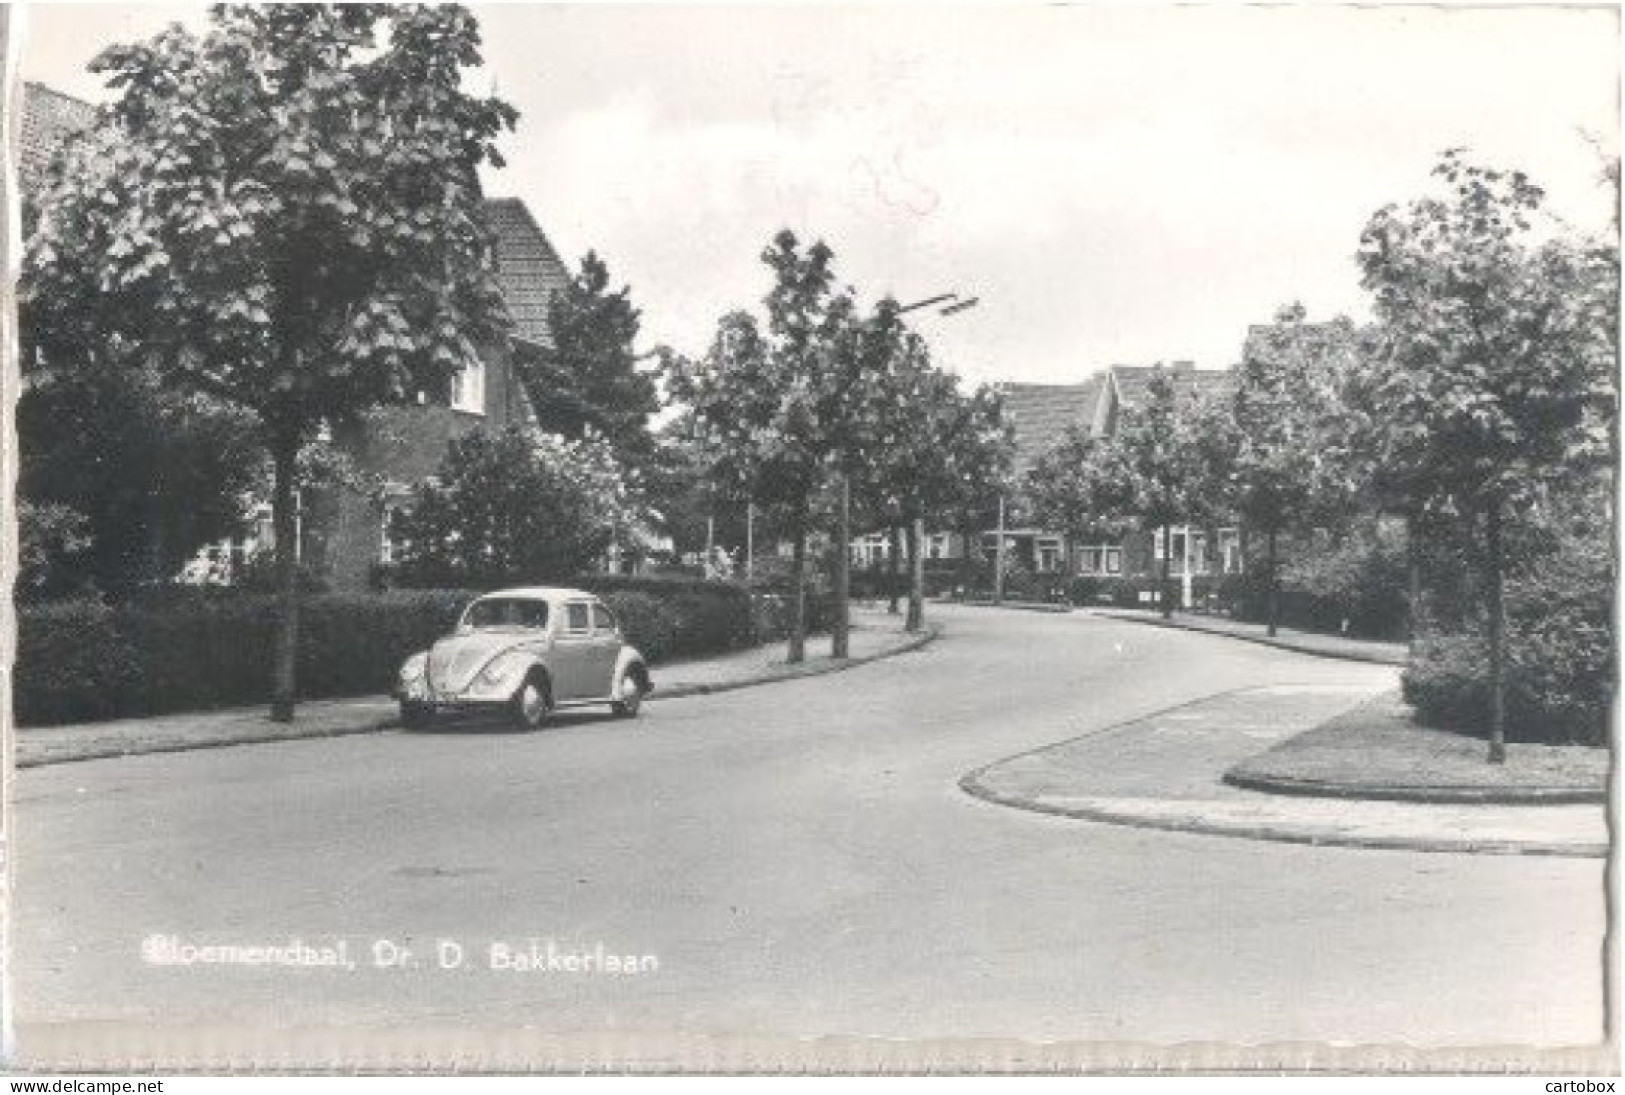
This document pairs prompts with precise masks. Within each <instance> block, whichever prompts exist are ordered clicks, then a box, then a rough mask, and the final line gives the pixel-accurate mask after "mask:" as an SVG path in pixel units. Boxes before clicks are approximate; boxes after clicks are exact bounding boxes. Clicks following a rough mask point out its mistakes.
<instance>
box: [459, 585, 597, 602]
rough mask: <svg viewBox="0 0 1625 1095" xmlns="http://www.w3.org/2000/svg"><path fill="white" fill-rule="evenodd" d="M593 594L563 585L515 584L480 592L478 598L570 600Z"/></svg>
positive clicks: (588, 596) (589, 596)
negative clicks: (511, 587)
mask: <svg viewBox="0 0 1625 1095" xmlns="http://www.w3.org/2000/svg"><path fill="white" fill-rule="evenodd" d="M592 596H593V595H592V594H591V593H587V592H585V591H583V590H579V589H568V588H566V587H564V586H515V587H514V588H513V589H496V590H492V591H491V592H490V593H486V594H482V595H481V596H480V597H479V598H478V599H479V600H481V601H483V600H486V599H487V598H490V597H516V598H519V599H520V600H526V601H570V600H577V599H580V598H588V599H590V598H591V597H592Z"/></svg>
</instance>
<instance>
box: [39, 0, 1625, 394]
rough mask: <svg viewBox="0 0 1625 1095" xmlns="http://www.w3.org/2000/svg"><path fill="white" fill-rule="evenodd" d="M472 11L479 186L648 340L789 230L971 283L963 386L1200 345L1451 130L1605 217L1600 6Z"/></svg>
mask: <svg viewBox="0 0 1625 1095" xmlns="http://www.w3.org/2000/svg"><path fill="white" fill-rule="evenodd" d="M200 10H201V9H199V8H191V7H180V6H143V7H142V8H140V9H137V8H134V7H121V6H102V5H96V6H90V5H47V4H37V5H31V6H30V10H29V17H28V23H27V25H28V37H27V39H26V45H25V49H24V59H23V75H24V77H25V78H27V79H31V80H39V81H42V82H44V83H46V84H49V85H51V86H53V87H56V88H58V89H59V90H63V91H67V92H70V93H74V94H78V95H82V96H84V97H86V98H92V99H96V98H100V97H102V93H101V91H100V89H99V86H98V84H97V81H96V80H95V78H94V77H92V76H91V75H89V74H88V73H86V72H85V71H84V67H85V65H86V63H87V62H88V61H89V60H90V59H91V58H92V57H93V56H94V55H95V54H96V53H97V52H99V50H100V49H101V48H102V47H104V46H105V45H107V44H109V43H112V42H115V41H124V40H131V39H134V38H143V37H147V36H149V35H150V34H152V33H154V32H156V31H157V30H158V29H160V28H161V27H162V25H163V24H164V23H165V22H167V21H169V20H172V19H175V18H183V19H186V20H187V21H188V22H198V21H199V18H200V17H199V16H198V15H197V14H196V13H197V12H198V11H200ZM474 10H475V11H476V12H477V13H478V15H479V17H480V20H481V23H482V26H483V29H484V33H485V38H486V62H487V63H486V74H485V75H484V77H483V78H482V81H481V85H482V90H483V89H484V86H485V85H489V86H491V87H494V89H495V91H496V93H497V94H499V95H501V96H502V97H504V98H506V99H508V100H509V101H510V102H512V103H513V104H514V105H515V106H517V107H518V108H519V110H520V113H521V117H520V121H519V125H518V129H517V131H516V132H515V133H514V134H513V135H512V136H511V137H509V138H508V139H507V141H506V144H505V148H506V152H507V156H508V160H509V166H508V168H507V169H506V170H505V171H502V172H498V173H495V174H494V175H493V176H492V177H491V178H490V180H489V183H488V186H489V190H490V192H491V193H492V194H495V195H515V196H518V197H521V198H523V199H524V200H525V201H526V203H527V204H528V205H529V206H530V208H531V209H532V210H533V211H534V213H535V214H536V217H537V219H538V220H539V221H540V223H541V224H542V226H543V228H544V229H545V230H546V231H547V232H548V234H549V235H550V236H551V238H552V239H553V242H554V244H555V246H556V247H557V248H558V249H559V251H560V253H561V254H562V255H563V256H564V257H565V259H566V261H567V262H570V263H571V264H572V265H574V263H575V261H576V260H577V259H578V258H579V256H580V255H581V254H582V253H584V252H585V251H587V250H588V249H589V248H591V249H596V250H597V251H598V252H599V253H600V254H601V255H602V256H603V257H604V258H605V260H606V261H607V262H608V263H609V266H610V269H611V272H612V274H613V275H614V276H615V277H616V278H617V279H618V281H624V282H629V283H630V284H631V286H632V290H633V297H634V299H635V300H636V302H637V303H638V304H639V306H640V307H641V308H642V310H643V315H644V335H643V339H642V341H643V343H644V345H653V344H654V343H657V342H665V343H669V344H672V345H674V346H676V347H678V348H679V349H683V350H687V351H690V352H698V351H701V350H703V348H704V346H705V344H706V343H707V342H708V340H709V333H710V331H711V330H712V329H713V326H714V324H715V321H716V319H717V317H718V316H719V315H720V314H721V313H723V312H725V311H728V310H729V309H731V308H734V307H738V306H741V305H748V306H754V305H755V304H756V303H757V302H758V301H759V299H760V298H761V296H762V294H763V293H764V291H765V289H766V282H765V272H766V271H765V267H763V266H761V264H760V263H759V262H758V260H757V257H758V255H759V253H760V252H761V250H762V247H763V246H764V244H765V243H766V242H767V241H768V239H769V238H770V237H771V236H772V234H773V233H774V232H775V231H776V230H777V229H779V228H780V227H783V226H789V227H791V228H793V229H795V230H796V231H797V232H798V233H800V234H802V235H804V236H808V237H812V236H818V237H822V238H823V239H824V240H825V241H826V242H827V243H829V244H830V246H831V247H833V248H834V250H835V253H836V258H837V263H838V268H839V271H840V274H841V276H842V278H843V279H844V280H845V281H847V282H849V283H851V284H852V285H854V286H855V287H856V288H857V289H858V290H859V292H860V294H861V295H863V296H864V297H865V298H866V299H873V298H875V297H878V296H879V295H881V294H885V293H890V294H893V295H895V296H896V297H898V298H899V299H901V300H904V301H912V300H916V299H919V298H921V297H925V296H929V295H933V294H936V293H939V292H947V291H956V292H959V293H960V294H962V295H964V296H978V297H980V298H981V303H980V304H979V305H978V306H977V307H975V308H973V309H971V310H969V311H965V312H961V313H959V314H957V315H954V316H950V317H942V316H937V315H934V314H932V313H930V312H923V311H922V312H919V313H916V316H918V317H919V318H918V321H917V326H918V327H919V329H920V330H921V331H923V332H924V333H925V334H926V335H927V336H928V337H929V338H930V339H931V341H932V343H933V345H934V346H935V347H936V348H937V355H938V360H939V361H941V362H942V363H943V364H946V365H949V366H950V367H952V368H954V369H956V370H957V371H959V372H960V373H961V374H962V375H964V376H966V377H967V378H970V379H973V380H1027V381H1049V382H1068V381H1076V380H1079V379H1082V378H1083V377H1084V376H1086V375H1087V374H1089V373H1090V372H1093V371H1094V370H1096V369H1098V368H1100V367H1102V366H1104V365H1108V364H1112V363H1150V362H1153V361H1158V360H1172V359H1180V358H1186V359H1193V360H1195V361H1196V362H1197V363H1198V364H1199V365H1202V366H1211V367H1217V366H1223V365H1228V364H1231V363H1232V362H1233V361H1234V360H1235V359H1236V357H1237V356H1238V354H1239V351H1240V347H1241V343H1242V339H1243V336H1244V334H1245V331H1246V328H1247V325H1248V324H1249V323H1256V322H1264V321H1267V320H1268V319H1269V317H1270V315H1271V314H1272V313H1273V311H1274V310H1275V308H1276V307H1277V306H1278V305H1280V304H1282V303H1284V302H1287V301H1290V300H1295V299H1297V300H1302V301H1303V302H1304V304H1305V305H1307V307H1308V309H1309V312H1310V315H1311V318H1320V317H1325V316H1330V315H1332V314H1335V313H1338V312H1347V313H1350V314H1354V315H1356V316H1358V315H1361V314H1363V298H1362V294H1361V292H1360V289H1359V285H1358V272H1357V270H1356V269H1355V266H1354V263H1353V255H1354V252H1355V250H1356V248H1357V246H1358V241H1359V233H1360V228H1361V226H1362V225H1363V224H1364V222H1365V220H1366V219H1367V218H1368V217H1369V216H1370V214H1371V213H1372V212H1373V211H1374V210H1376V209H1377V208H1378V207H1380V206H1381V205H1383V204H1385V203H1387V202H1390V201H1401V200H1405V199H1408V198H1410V197H1412V196H1414V195H1416V194H1418V193H1419V192H1421V191H1422V190H1424V189H1425V188H1426V187H1427V186H1428V185H1429V181H1428V171H1429V168H1430V167H1431V166H1432V164H1433V162H1434V159H1435V157H1436V154H1437V153H1438V152H1440V151H1442V150H1443V149H1445V148H1449V147H1452V146H1458V145H1465V146H1468V147H1470V148H1472V149H1474V150H1475V151H1476V152H1477V153H1478V154H1479V155H1480V157H1481V158H1483V159H1485V160H1488V161H1491V162H1494V163H1498V164H1505V165H1509V166H1515V167H1519V168H1522V169H1523V170H1525V171H1527V172H1528V173H1529V174H1530V175H1532V176H1533V177H1534V178H1535V180H1536V181H1537V182H1539V183H1541V184H1542V185H1544V186H1546V187H1547V189H1548V190H1549V191H1550V192H1551V194H1552V203H1553V208H1554V210H1556V211H1557V212H1558V213H1560V214H1561V215H1562V216H1564V217H1565V218H1567V219H1568V220H1569V221H1571V222H1572V223H1574V224H1576V225H1578V226H1582V227H1587V228H1603V227H1605V226H1606V225H1607V224H1608V223H1609V215H1610V212H1611V210H1612V209H1613V204H1612V203H1613V200H1614V199H1613V197H1612V195H1610V194H1608V193H1607V192H1606V191H1605V190H1604V189H1603V188H1602V186H1601V184H1600V182H1599V179H1598V176H1599V174H1600V172H1601V170H1602V167H1603V163H1604V159H1603V157H1604V156H1615V155H1617V154H1618V149H1617V135H1618V132H1619V120H1618V116H1617V95H1618V90H1617V80H1618V71H1617V54H1618V49H1619V29H1618V25H1617V14H1616V12H1615V10H1614V9H1613V8H1609V7H1597V8H1590V9H1585V8H1574V7H1568V8H1563V7H1555V6H1549V7H1541V8H1512V9H1508V8H1500V9H1492V8H1466V9H1457V10H1446V9H1440V8H1397V7H1385V8H1371V7H1366V8H1340V7H1328V6H1316V7H1239V6H1214V7H1179V8H1173V7H1144V6H1135V7H1125V6H1114V7H1091V6H1077V7H1036V6H1010V5H1003V6H994V7H987V6H983V7H974V8H954V9H933V8H926V7H922V6H915V7H908V8H882V7H858V8H824V7H810V6H808V7H786V6H757V7H746V8H733V9H716V8H687V7H676V6H666V7H646V6H645V7H630V8H617V7H605V6H587V7H575V6H572V7H553V6H523V5H494V6H482V5H475V8H474ZM1587 133H1589V134H1590V135H1591V136H1592V138H1594V139H1596V140H1600V141H1601V142H1602V146H1603V149H1602V151H1601V152H1599V150H1598V149H1597V148H1596V147H1595V146H1594V145H1593V144H1592V143H1590V142H1588V140H1587V137H1586V134H1587Z"/></svg>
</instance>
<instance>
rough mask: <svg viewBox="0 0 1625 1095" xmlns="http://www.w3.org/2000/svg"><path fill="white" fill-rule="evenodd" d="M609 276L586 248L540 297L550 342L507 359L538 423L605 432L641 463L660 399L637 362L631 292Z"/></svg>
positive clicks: (624, 454) (570, 433)
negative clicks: (571, 272) (547, 296)
mask: <svg viewBox="0 0 1625 1095" xmlns="http://www.w3.org/2000/svg"><path fill="white" fill-rule="evenodd" d="M609 281H610V279H609V268H608V267H607V266H606V265H604V262H603V260H602V259H600V258H599V257H598V255H597V254H596V253H594V252H591V251H589V252H588V253H587V254H586V256H585V257H584V258H583V259H582V260H581V269H580V271H579V272H578V273H577V274H576V275H575V276H574V277H573V278H571V279H570V281H569V282H568V283H567V284H566V285H565V286H564V289H563V291H562V292H558V293H554V294H553V296H552V298H551V300H550V301H549V303H548V307H547V329H548V334H549V336H550V340H551V341H550V343H549V344H548V345H545V346H540V347H528V346H525V347H520V348H519V349H518V350H517V351H516V354H515V364H516V366H517V368H518V373H519V377H520V381H521V383H522V384H523V385H524V388H525V393H526V395H528V396H529V397H530V403H531V406H532V408H533V409H534V410H535V412H536V419H537V422H538V423H539V424H540V425H541V427H542V429H544V430H547V431H549V432H551V433H556V434H559V435H560V436H562V437H572V438H581V437H585V436H587V435H588V434H594V435H597V436H599V437H604V438H607V439H608V440H609V442H610V444H611V445H613V446H614V448H615V451H616V452H617V453H618V454H619V455H620V457H621V459H622V460H623V461H626V462H627V463H629V464H639V465H641V464H642V463H644V462H645V461H647V460H648V459H649V458H650V456H651V455H652V451H653V447H654V444H653V439H652V437H651V435H650V432H649V418H650V416H651V415H653V414H654V413H655V412H656V411H658V410H659V409H660V400H659V395H658V393H657V392H656V390H655V383H654V380H653V378H652V377H650V376H649V375H648V374H646V373H643V372H639V371H638V368H637V358H636V351H635V350H634V349H633V344H634V342H636V340H637V336H638V327H639V320H638V310H637V309H636V308H634V307H633V306H632V301H631V290H630V289H629V288H627V287H624V286H623V287H622V288H620V289H617V290H613V291H612V290H611V289H610V284H609Z"/></svg>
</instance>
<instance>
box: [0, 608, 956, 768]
mask: <svg viewBox="0 0 1625 1095" xmlns="http://www.w3.org/2000/svg"><path fill="white" fill-rule="evenodd" d="M941 635H942V627H941V625H940V624H927V625H926V627H925V630H924V631H922V632H920V633H919V634H918V635H913V636H910V637H909V638H908V640H907V641H905V642H902V643H899V644H898V645H897V646H894V647H889V648H887V649H885V650H879V651H876V652H875V653H873V654H865V655H863V656H862V657H858V658H848V659H847V660H845V661H842V662H823V663H819V664H817V665H812V666H805V667H798V668H795V669H791V670H780V671H776V672H772V673H768V674H766V675H764V676H760V677H748V678H742V679H740V680H733V681H718V682H717V683H715V684H696V685H680V686H677V687H675V688H672V689H669V690H666V691H663V692H662V691H660V690H658V689H657V690H656V691H655V692H653V693H651V694H650V695H649V696H648V697H647V698H646V699H645V702H650V703H652V702H653V701H655V700H657V699H682V698H683V697H685V696H704V695H711V694H713V693H716V692H732V691H734V690H735V689H739V688H751V687H754V686H756V685H759V684H776V683H778V682H779V681H788V680H799V679H800V678H802V677H820V676H823V675H824V674H826V673H840V672H843V671H845V670H847V669H852V668H855V667H856V666H860V665H867V664H869V663H870V662H875V661H880V660H881V659H883V658H890V657H894V656H896V655H898V654H908V653H911V652H913V651H915V650H919V649H920V648H921V647H923V646H925V645H926V644H927V643H930V642H932V641H934V640H935V639H937V638H939V637H940V636H941ZM284 725H285V724H284ZM400 725H401V720H400V716H399V715H398V714H396V713H391V714H388V715H385V716H382V717H374V718H372V719H370V720H369V721H367V722H366V723H365V724H362V725H357V726H336V727H322V728H312V729H310V730H308V731H304V732H297V733H285V734H276V733H271V732H269V731H267V732H265V733H250V734H246V735H243V736H239V737H231V738H221V739H216V740H204V741H166V742H150V743H141V742H135V743H132V744H131V745H130V747H128V748H115V747H112V746H108V747H106V748H100V749H93V750H92V751H90V752H85V753H75V754H73V755H72V756H60V757H50V756H47V757H34V758H31V759H28V760H24V759H22V758H21V757H19V756H17V752H18V751H17V749H16V745H17V744H18V743H17V741H16V740H15V737H14V739H13V743H12V744H13V748H12V753H13V757H14V759H13V762H12V767H14V768H45V767H49V766H51V765H56V764H74V763H77V762H79V761H86V760H113V759H116V758H118V757H136V756H146V755H148V754H151V753H187V752H191V751H192V750H194V749H223V748H225V747H227V746H231V745H272V744H275V743H277V742H283V741H310V740H314V739H317V738H342V737H351V736H354V735H357V734H377V733H382V732H383V731H385V730H398V729H400ZM22 732H23V733H26V731H22ZM17 733H19V731H13V734H14V735H15V734H17Z"/></svg>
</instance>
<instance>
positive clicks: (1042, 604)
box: [941, 600, 1073, 614]
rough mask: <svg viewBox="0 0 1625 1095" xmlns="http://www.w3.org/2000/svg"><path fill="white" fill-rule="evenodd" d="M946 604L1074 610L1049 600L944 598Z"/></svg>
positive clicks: (1048, 610)
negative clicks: (968, 599)
mask: <svg viewBox="0 0 1625 1095" xmlns="http://www.w3.org/2000/svg"><path fill="white" fill-rule="evenodd" d="M941 603H942V604H945V605H964V606H965V607H966V608H1013V609H1015V610H1017V611H1018V612H1053V613H1056V614H1065V613H1068V612H1071V611H1073V606H1072V605H1053V604H1050V603H1049V602H1048V601H997V602H995V601H953V600H944V601H942V602H941Z"/></svg>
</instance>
